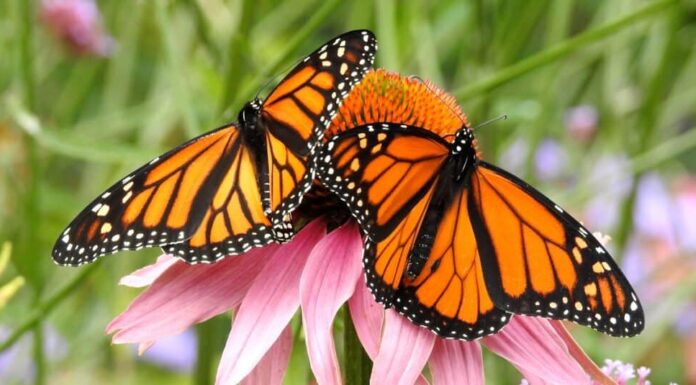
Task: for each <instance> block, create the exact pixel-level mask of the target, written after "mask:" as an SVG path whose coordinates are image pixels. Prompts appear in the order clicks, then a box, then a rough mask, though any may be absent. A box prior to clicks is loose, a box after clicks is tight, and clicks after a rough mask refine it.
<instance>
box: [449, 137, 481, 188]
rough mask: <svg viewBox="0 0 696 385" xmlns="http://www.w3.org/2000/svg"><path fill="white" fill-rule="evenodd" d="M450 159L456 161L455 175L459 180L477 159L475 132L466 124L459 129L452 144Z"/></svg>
mask: <svg viewBox="0 0 696 385" xmlns="http://www.w3.org/2000/svg"><path fill="white" fill-rule="evenodd" d="M450 159H451V160H452V161H453V162H454V170H453V171H454V175H455V178H456V180H457V181H460V180H462V178H464V177H465V176H466V174H467V168H469V167H471V165H473V163H474V161H475V160H476V145H475V142H474V132H473V131H471V130H470V129H469V128H468V127H466V126H464V127H462V128H461V129H460V130H459V131H457V133H456V135H455V136H454V140H453V141H452V143H451V144H450Z"/></svg>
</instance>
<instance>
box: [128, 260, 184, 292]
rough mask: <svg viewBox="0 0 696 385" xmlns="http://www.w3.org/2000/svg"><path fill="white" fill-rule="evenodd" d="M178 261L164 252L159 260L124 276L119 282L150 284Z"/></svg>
mask: <svg viewBox="0 0 696 385" xmlns="http://www.w3.org/2000/svg"><path fill="white" fill-rule="evenodd" d="M177 261H178V259H176V258H174V257H172V256H170V255H167V254H162V255H160V256H159V257H157V262H155V263H153V264H152V265H147V266H145V267H143V268H140V269H138V270H136V271H134V272H132V273H130V274H128V275H126V276H125V277H122V278H121V280H119V281H118V284H119V285H123V286H128V287H145V286H150V285H152V282H154V281H155V280H156V279H157V278H158V277H159V276H160V275H162V274H163V273H164V272H165V271H167V269H169V268H170V267H172V265H174V264H175V263H176V262H177Z"/></svg>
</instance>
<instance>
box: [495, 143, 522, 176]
mask: <svg viewBox="0 0 696 385" xmlns="http://www.w3.org/2000/svg"><path fill="white" fill-rule="evenodd" d="M528 154H529V143H527V141H526V140H524V139H522V138H518V139H515V141H514V142H512V143H510V145H509V146H508V147H507V148H506V149H505V150H504V151H503V153H502V154H501V155H500V159H499V161H500V162H499V163H500V165H502V166H504V167H505V169H506V170H508V171H509V172H511V173H513V174H515V175H519V176H522V175H524V171H525V170H524V161H525V159H527V155H528Z"/></svg>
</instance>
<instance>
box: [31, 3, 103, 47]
mask: <svg viewBox="0 0 696 385" xmlns="http://www.w3.org/2000/svg"><path fill="white" fill-rule="evenodd" d="M39 16H40V19H41V21H42V22H43V24H44V25H45V26H46V27H48V29H49V30H51V32H52V33H53V34H54V35H55V36H56V37H57V38H58V39H60V40H61V41H63V43H64V44H65V45H66V46H68V47H69V48H70V49H71V50H72V51H73V52H75V53H77V54H80V55H94V56H109V55H110V54H111V52H112V51H113V47H114V41H113V39H112V38H111V36H109V35H107V34H106V33H105V32H104V29H103V28H102V24H101V17H100V14H99V9H98V8H97V4H96V3H95V2H94V0H43V1H42V2H41V10H40V14H39Z"/></svg>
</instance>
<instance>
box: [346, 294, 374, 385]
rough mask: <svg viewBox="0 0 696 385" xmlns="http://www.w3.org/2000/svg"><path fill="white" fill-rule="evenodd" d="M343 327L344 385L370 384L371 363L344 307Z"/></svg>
mask: <svg viewBox="0 0 696 385" xmlns="http://www.w3.org/2000/svg"><path fill="white" fill-rule="evenodd" d="M343 317H344V322H343V324H344V325H345V326H344V327H345V332H344V333H345V334H344V352H345V356H344V360H345V362H344V364H343V366H344V370H345V373H346V385H366V384H369V383H370V373H371V372H372V361H371V360H370V357H369V356H368V355H367V353H366V352H365V349H363V347H362V344H361V343H360V340H359V339H358V334H357V333H356V332H355V328H354V327H353V320H352V319H351V317H350V310H348V307H347V306H346V307H345V308H344V312H343Z"/></svg>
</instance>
